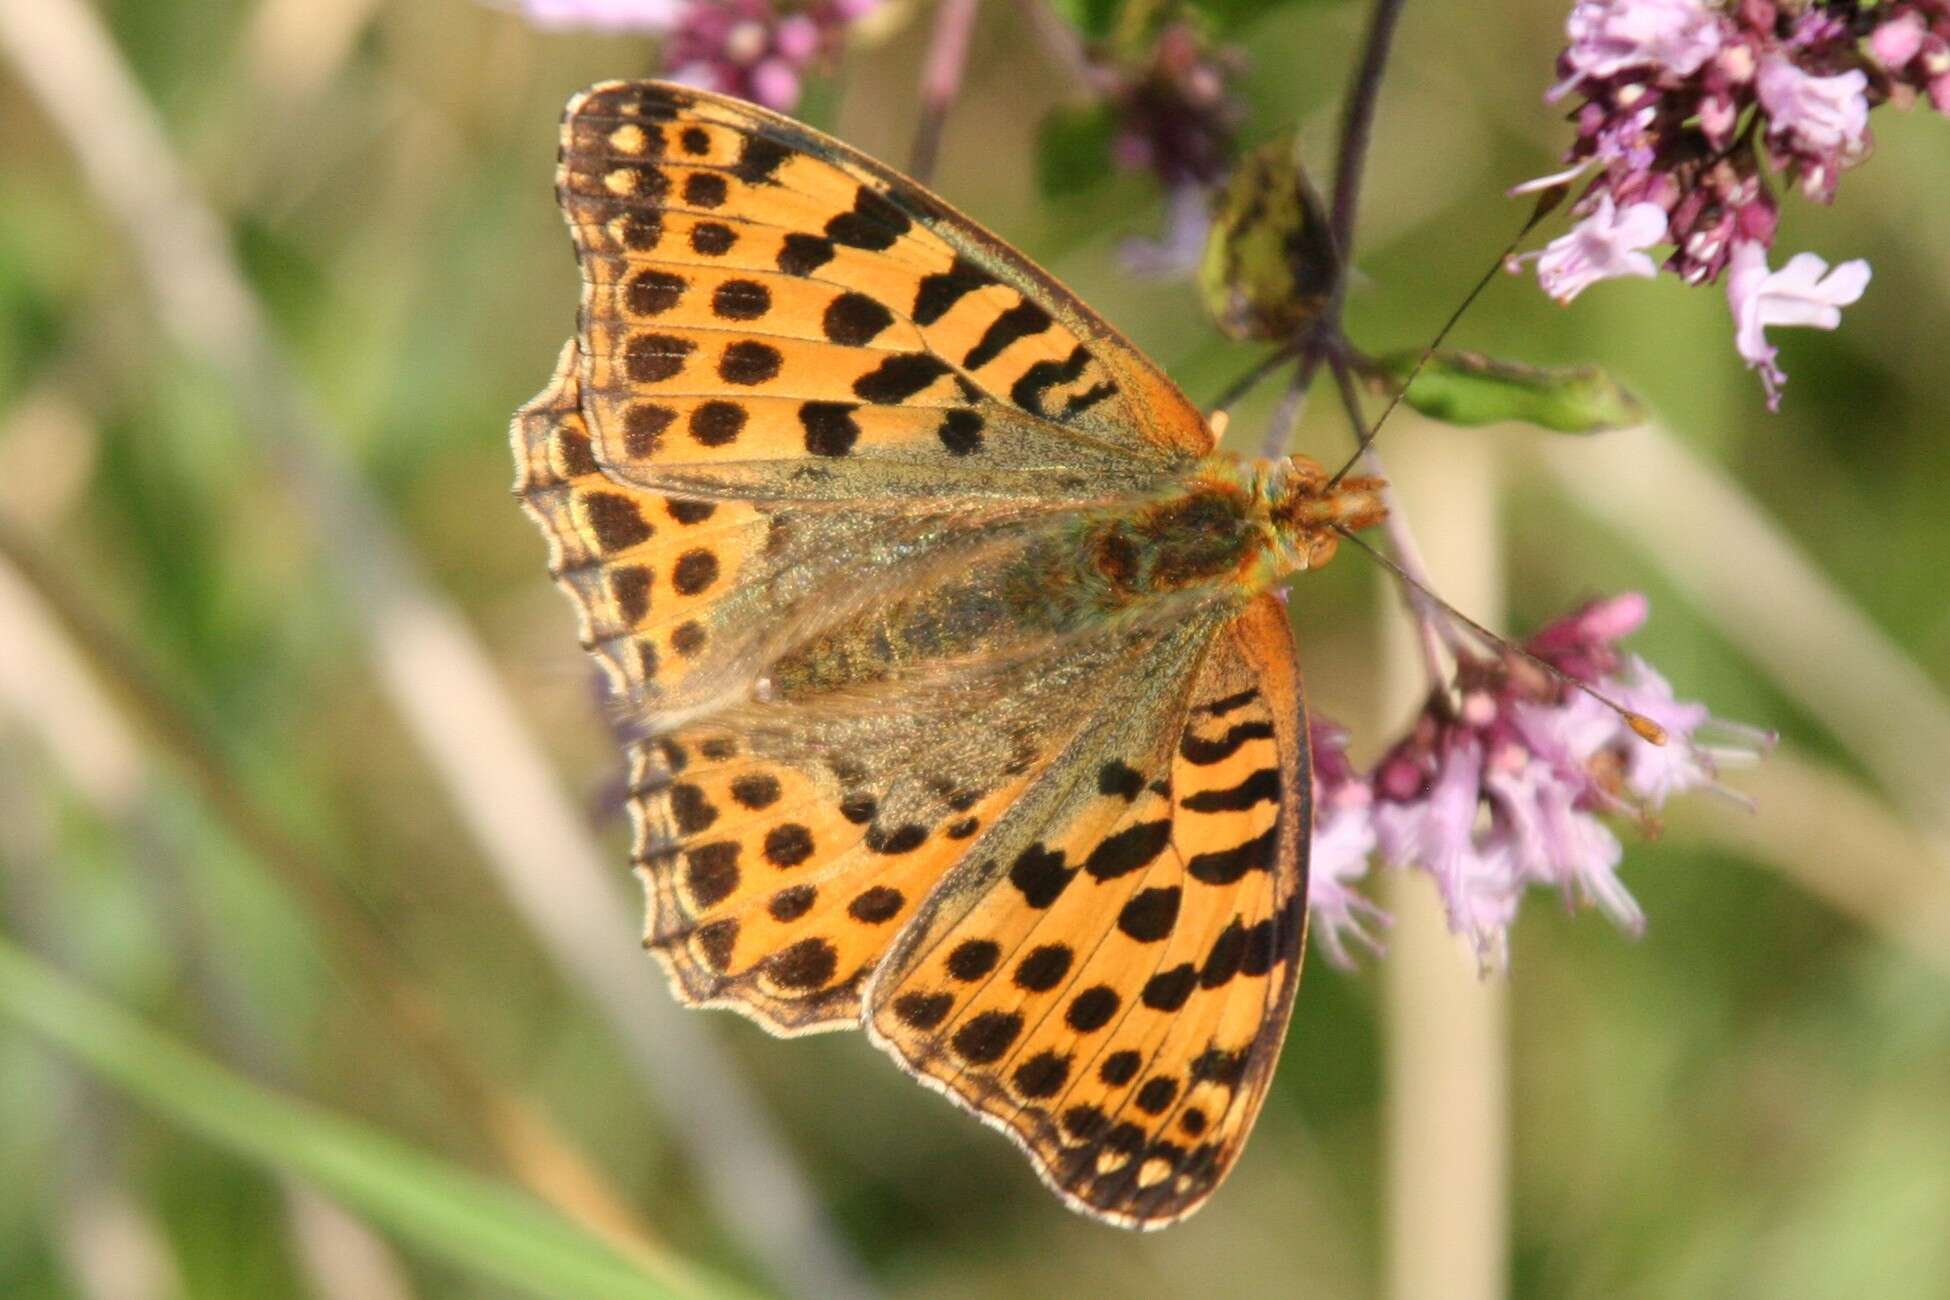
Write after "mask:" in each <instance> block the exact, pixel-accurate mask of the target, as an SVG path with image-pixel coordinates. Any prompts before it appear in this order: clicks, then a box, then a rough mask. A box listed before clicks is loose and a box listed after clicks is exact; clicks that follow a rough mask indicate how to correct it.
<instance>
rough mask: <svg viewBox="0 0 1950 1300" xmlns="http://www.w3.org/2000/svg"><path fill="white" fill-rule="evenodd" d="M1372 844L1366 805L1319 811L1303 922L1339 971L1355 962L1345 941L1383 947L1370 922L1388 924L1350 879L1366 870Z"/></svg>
mask: <svg viewBox="0 0 1950 1300" xmlns="http://www.w3.org/2000/svg"><path fill="white" fill-rule="evenodd" d="M1374 847H1375V832H1374V821H1373V818H1371V817H1370V816H1369V810H1368V807H1367V806H1366V805H1361V806H1342V807H1338V808H1329V809H1326V810H1321V811H1319V812H1318V815H1317V816H1316V819H1315V821H1314V837H1313V855H1312V857H1311V858H1310V859H1309V860H1308V862H1307V913H1308V916H1309V918H1310V919H1309V921H1308V923H1307V924H1308V928H1309V931H1310V933H1311V934H1312V935H1313V937H1314V938H1315V939H1316V940H1318V941H1319V943H1320V947H1321V953H1322V955H1323V956H1324V957H1326V959H1327V960H1328V961H1329V962H1330V963H1332V964H1333V965H1335V966H1339V967H1340V968H1341V969H1342V970H1348V969H1351V968H1352V967H1353V965H1354V959H1353V957H1351V956H1350V955H1349V953H1348V947H1349V944H1350V942H1352V943H1358V944H1360V945H1361V946H1362V947H1364V948H1366V949H1367V950H1368V951H1369V952H1371V953H1373V954H1375V955H1376V956H1379V955H1380V954H1381V953H1382V951H1383V948H1382V943H1381V940H1380V939H1379V938H1377V937H1376V936H1375V934H1374V933H1373V932H1372V931H1371V930H1370V929H1369V926H1370V925H1378V926H1386V925H1388V924H1389V917H1388V914H1387V913H1386V912H1384V911H1382V910H1381V909H1380V908H1379V907H1377V906H1375V904H1374V903H1373V902H1372V901H1370V900H1369V899H1368V897H1367V896H1366V895H1364V894H1362V893H1360V892H1358V891H1357V890H1356V889H1355V888H1354V882H1355V881H1357V880H1359V879H1361V878H1362V877H1363V876H1365V875H1367V874H1368V859H1369V857H1370V855H1372V854H1373V853H1374Z"/></svg>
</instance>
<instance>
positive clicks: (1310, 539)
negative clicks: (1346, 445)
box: [1261, 456, 1388, 574]
mask: <svg viewBox="0 0 1950 1300" xmlns="http://www.w3.org/2000/svg"><path fill="white" fill-rule="evenodd" d="M1386 487H1387V484H1386V483H1385V482H1383V481H1382V480H1381V479H1379V478H1375V477H1373V476H1372V475H1353V476H1349V477H1347V478H1344V479H1342V480H1341V481H1340V482H1338V483H1336V482H1333V481H1332V479H1331V478H1330V477H1329V475H1328V473H1327V471H1326V470H1325V469H1323V468H1322V467H1321V465H1320V463H1319V462H1318V461H1316V460H1313V459H1312V458H1311V457H1307V456H1289V457H1287V458H1286V459H1285V460H1282V461H1275V462H1273V463H1272V464H1270V465H1268V466H1267V467H1266V472H1265V475H1264V477H1263V479H1262V487H1261V491H1262V492H1264V493H1265V495H1266V499H1267V502H1268V507H1269V509H1268V514H1269V515H1270V517H1271V519H1272V523H1273V529H1274V533H1275V535H1276V536H1277V537H1278V538H1279V548H1278V549H1279V552H1280V558H1281V561H1282V568H1281V571H1282V574H1285V573H1297V572H1300V571H1301V570H1305V569H1318V568H1319V567H1320V566H1321V565H1323V564H1325V563H1327V561H1329V560H1331V559H1333V558H1334V552H1335V551H1336V550H1337V549H1339V547H1340V541H1341V533H1342V532H1343V531H1350V532H1352V531H1358V530H1360V529H1363V528H1372V527H1373V526H1374V525H1376V524H1378V523H1380V522H1381V521H1382V520H1383V519H1384V518H1386V517H1387V514H1388V507H1387V504H1386V503H1385V502H1384V500H1383V497H1382V492H1383V490H1384V489H1385V488H1386Z"/></svg>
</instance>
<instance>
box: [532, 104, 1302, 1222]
mask: <svg viewBox="0 0 1950 1300" xmlns="http://www.w3.org/2000/svg"><path fill="white" fill-rule="evenodd" d="M558 192H559V196H560V199H561V203H562V206H563V210H564V213H565V215H566V217H567V219H568V221H569V224H570V227H571V230H572V232H573V234H574V238H575V242H576V247H577V250H578V255H579V260H580V263H581V266H582V270H583V278H584V294H583V306H582V313H581V318H580V324H579V328H578V333H577V337H576V339H575V340H574V341H573V342H572V343H571V344H570V345H569V346H568V347H567V348H566V349H565V350H564V353H563V356H562V360H561V362H560V364H559V366H558V368H557V372H556V375H555V378H554V379H553V381H552V382H551V384H550V386H549V387H548V388H547V389H546V390H545V391H544V392H543V393H542V394H541V395H540V396H539V397H537V398H536V399H535V401H533V402H531V403H530V404H529V405H528V406H526V407H524V408H523V409H522V411H521V412H519V413H518V414H517V417H516V421H515V427H514V439H515V446H516V455H517V459H518V462H519V464H520V474H519V477H518V480H517V485H516V486H517V491H518V492H519V493H520V495H521V497H522V500H523V502H524V504H525V506H526V507H527V508H528V510H529V511H530V513H531V514H532V515H533V516H534V517H535V518H536V519H537V521H538V522H539V523H540V524H541V525H542V527H543V530H544V531H545V533H547V535H548V536H549V538H550V544H551V555H550V559H551V571H552V573H553V574H554V575H555V576H556V579H557V581H558V583H559V584H560V585H561V586H562V587H563V588H564V589H565V590H566V591H567V592H568V593H569V595H570V596H571V598H572V599H573V600H574V602H575V604H576V606H577V609H578V611H579V613H580V616H581V623H582V626H581V633H582V639H583V643H584V645H585V646H586V647H587V648H588V649H589V650H590V651H591V652H592V653H593V654H594V655H595V656H596V657H597V659H598V661H599V662H600V663H601V664H602V665H603V666H604V668H605V669H606V670H607V672H608V674H609V677H610V680H611V683H612V685H613V686H614V688H615V692H616V696H617V699H618V702H619V708H620V709H621V711H622V715H623V722H624V724H625V726H626V727H627V728H628V729H629V731H630V735H631V739H630V741H629V744H628V750H629V756H630V802H631V808H632V812H633V816H634V821H635V825H636V839H635V845H634V859H635V862H636V865H637V868H638V872H639V874H640V875H641V876H642V878H643V881H644V885H645V891H646V896H647V898H648V904H649V916H648V920H647V923H646V924H647V928H646V935H645V938H646V943H647V944H648V945H649V946H650V947H651V948H652V949H653V950H654V951H655V952H656V953H657V954H658V956H659V957H660V959H661V960H662V961H663V963H664V965H665V967H666V969H667V970H668V972H669V974H670V976H671V980H672V984H673V987H674V988H675V989H676V990H677V992H678V994H679V995H680V996H681V997H683V998H685V999H686V1000H687V1001H690V1002H693V1003H697V1004H707V1005H721V1006H728V1007H732V1008H735V1009H737V1010H739V1011H741V1012H744V1013H745V1014H747V1015H749V1016H751V1017H753V1018H754V1019H756V1020H758V1021H759V1022H760V1023H762V1024H764V1025H765V1026H766V1027H768V1028H769V1029H771V1030H773V1031H774V1032H779V1033H798V1032H806V1031H809V1030H815V1029H822V1028H836V1027H842V1026H846V1025H852V1024H858V1023H860V1022H861V1020H862V1018H863V1017H865V1019H866V1020H867V1022H868V1023H869V1025H870V1026H871V1028H872V1030H873V1032H874V1036H875V1038H876V1041H879V1042H880V1043H881V1044H882V1045H883V1046H885V1047H886V1048H887V1049H888V1050H889V1051H890V1052H891V1053H892V1054H893V1055H894V1056H895V1057H896V1059H898V1060H900V1061H901V1062H902V1063H903V1064H904V1065H905V1066H906V1067H907V1068H909V1069H911V1070H913V1071H914V1072H915V1073H916V1074H917V1075H918V1076H919V1077H920V1078H922V1079H923V1081H925V1082H928V1083H930V1084H931V1085H932V1086H935V1087H937V1088H939V1089H940V1090H942V1091H943V1092H945V1093H947V1094H948V1095H949V1096H950V1097H953V1098H955V1099H956V1100H957V1101H959V1102H961V1103H962V1104H964V1105H967V1106H969V1107H970V1108H971V1109H974V1110H975V1111H976V1112H977V1113H979V1114H981V1115H982V1116H984V1118H986V1119H987V1120H988V1121H989V1122H991V1123H993V1124H996V1125H997V1126H999V1127H1002V1128H1004V1129H1005V1130H1007V1131H1009V1132H1011V1133H1012V1134H1013V1135H1014V1136H1015V1137H1016V1139H1017V1140H1018V1141H1019V1142H1020V1143H1021V1144H1022V1145H1023V1146H1024V1147H1025V1149H1026V1150H1028V1151H1029V1153H1030V1154H1031V1157H1032V1159H1033V1160H1034V1161H1035V1163H1036V1164H1037V1167H1038V1168H1039V1169H1040V1170H1041V1171H1042V1173H1043V1175H1044V1177H1045V1178H1046V1179H1047V1180H1048V1181H1049V1182H1050V1183H1051V1184H1052V1186H1054V1187H1056V1188H1057V1189H1058V1190H1059V1191H1060V1192H1061V1193H1062V1194H1063V1195H1064V1196H1065V1198H1066V1199H1067V1200H1069V1202H1070V1203H1071V1204H1072V1205H1074V1206H1076V1207H1078V1208H1081V1209H1084V1210H1087V1211H1089V1212H1091V1213H1094V1214H1098V1215H1100V1216H1102V1217H1104V1218H1106V1219H1109V1220H1111V1221H1113V1222H1118V1223H1123V1224H1127V1225H1139V1226H1155V1225H1157V1224H1161V1223H1165V1222H1169V1221H1171V1220H1173V1219H1175V1218H1178V1217H1181V1216H1182V1215H1183V1214H1185V1213H1187V1212H1189V1211H1190V1210H1191V1209H1192V1208H1195V1207H1196V1206H1197V1205H1198V1204H1199V1203H1200V1202H1202V1201H1203V1199H1204V1198H1205V1197H1206V1196H1207V1195H1208V1194H1209V1193H1210V1191H1211V1189H1212V1187H1213V1186H1214V1185H1216V1183H1217V1181H1218V1180H1219V1178H1221V1177H1222V1176H1223V1175H1224V1173H1225V1171H1226V1170H1227V1168H1229V1167H1230V1165H1231V1163H1232V1161H1233V1159H1234V1157H1235V1156H1236V1154H1237V1152H1238V1150H1239V1147H1240V1144H1241V1143H1242V1142H1243V1141H1244V1138H1245V1135H1246V1132H1247V1130H1248V1129H1249V1128H1250V1126H1251V1123H1252V1119H1253V1116H1254V1114H1255V1113H1256V1112H1257V1109H1258V1106H1259V1102H1260V1099H1261V1097H1262V1096H1263V1093H1264V1088H1265V1083H1266V1079H1267V1077H1268V1076H1269V1074H1270V1071H1271V1068H1272V1063H1273V1058H1274V1056H1275V1055H1276V1054H1277V1051H1278V1046H1279V1040H1280V1037H1281V1034H1282V1033H1283V1031H1284V1027H1285V1023H1286V1016H1287V1011H1288V1008H1289V1007H1290V1004H1291V999H1292V994H1293V987H1294V980H1295V979H1296V977H1297V971H1298V956H1299V947H1300V942H1301V929H1302V927H1303V924H1304V916H1303V910H1302V901H1301V900H1302V899H1303V898H1304V892H1305V891H1304V881H1303V876H1304V863H1303V851H1302V850H1303V846H1304V844H1305V841H1306V834H1307V831H1306V821H1307V815H1308V809H1307V806H1306V804H1305V797H1306V791H1307V788H1308V776H1307V770H1306V753H1305V746H1304V741H1303V727H1302V724H1301V717H1302V714H1301V704H1300V700H1299V695H1298V684H1297V680H1296V677H1295V673H1294V667H1293V661H1292V646H1291V640H1290V634H1289V633H1288V631H1287V628H1286V622H1285V614H1284V611H1283V609H1282V608H1281V607H1280V606H1279V605H1278V604H1277V603H1275V602H1273V601H1272V600H1271V599H1270V598H1266V597H1260V598H1256V599H1252V600H1250V601H1248V599H1247V596H1246V594H1245V592H1244V591H1243V590H1241V589H1237V588H1228V587H1226V586H1225V585H1224V584H1218V585H1217V586H1215V587H1213V588H1210V589H1201V590H1200V591H1191V592H1188V593H1187V594H1186V595H1184V596H1183V597H1181V598H1174V599H1164V600H1157V601H1152V602H1151V603H1149V604H1147V605H1145V606H1143V607H1142V608H1137V607H1133V608H1132V609H1131V610H1127V611H1125V612H1123V613H1120V614H1119V615H1117V616H1116V617H1114V618H1113V617H1110V616H1108V615H1105V614H1102V613H1093V610H1095V609H1097V606H1093V605H1092V604H1091V603H1090V599H1091V598H1086V594H1087V593H1085V588H1086V587H1087V586H1088V584H1087V582H1085V581H1084V580H1083V579H1082V577H1081V572H1082V571H1081V570H1079V569H1078V568H1077V567H1076V561H1077V557H1078V555H1079V554H1080V548H1081V545H1082V543H1081V541H1080V539H1081V537H1082V536H1083V533H1082V532H1081V531H1080V530H1081V528H1082V527H1083V525H1082V524H1081V523H1080V522H1079V521H1080V520H1083V519H1085V518H1086V517H1087V516H1088V515H1089V512H1091V511H1100V512H1101V511H1103V510H1106V509H1115V508H1122V507H1123V506H1127V505H1128V504H1129V503H1131V502H1134V501H1144V500H1151V499H1156V498H1157V497H1158V496H1159V494H1162V493H1170V492H1173V491H1175V490H1180V489H1181V488H1182V486H1183V484H1184V483H1185V482H1186V481H1188V476H1190V475H1193V474H1194V473H1195V471H1196V467H1197V466H1198V464H1199V462H1200V458H1201V457H1203V456H1205V455H1206V454H1208V453H1209V452H1210V451H1211V444H1212V438H1211V433H1210V431H1209V429H1208V428H1207V427H1206V426H1205V424H1204V423H1203V421H1202V419H1201V418H1200V416H1199V414H1198V412H1197V411H1196V409H1195V408H1193V407H1192V406H1191V404H1190V403H1189V402H1188V401H1187V400H1186V399H1185V398H1184V396H1183V395H1182V394H1181V393H1179V391H1178V390H1177V389H1176V388H1175V387H1174V386H1173V385H1172V384H1171V383H1170V381H1169V380H1168V379H1166V378H1165V377H1164V376H1163V375H1162V374H1161V373H1160V372H1159V371H1158V370H1157V369H1156V368H1155V367H1153V366H1152V365H1150V363H1149V362H1147V361H1146V360H1145V359H1144V358H1143V357H1142V356H1140V355H1139V354H1138V353H1137V352H1136V351H1135V349H1133V348H1132V347H1131V346H1130V344H1129V343H1128V342H1126V341H1125V340H1124V339H1123V338H1122V337H1121V336H1120V335H1118V334H1117V333H1116V332H1115V331H1114V330H1112V329H1111V328H1110V327H1109V326H1108V325H1106V324H1104V323H1103V322H1102V321H1101V320H1100V319H1099V318H1098V317H1096V316H1095V315H1094V314H1093V313H1091V312H1090V311H1089V310H1088V309H1087V308H1085V307H1084V306H1083V305H1082V304H1080V303H1078V302H1077V301H1076V300H1075V298H1074V297H1072V296H1071V295H1070V294H1069V293H1068V292H1067V291H1065V290H1063V289H1062V287H1061V286H1059V285H1058V284H1056V282H1055V281H1053V280H1051V279H1049V277H1048V276H1046V275H1045V274H1044V273H1043V272H1041V271H1040V270H1038V269H1037V268H1036V267H1034V266H1033V265H1031V264H1030V263H1029V262H1028V261H1027V260H1025V259H1024V258H1022V257H1021V256H1020V255H1019V254H1017V253H1015V252H1014V251H1013V250H1011V249H1009V248H1008V247H1007V246H1006V245H1004V244H1003V243H1001V242H1000V241H999V240H996V239H995V238H994V237H993V236H990V235H988V234H987V233H985V232H984V231H982V230H981V229H980V228H979V227H977V226H975V225H974V224H973V223H971V222H969V221H968V220H967V219H966V218H964V217H962V216H960V215H959V214H957V213H955V212H954V211H953V210H952V209H950V208H948V207H947V206H946V205H945V204H944V203H942V202H941V201H940V200H939V199H937V198H935V197H933V196H932V195H930V194H928V193H927V192H926V191H924V190H922V189H920V188H919V187H918V186H915V185H914V184H913V183H912V182H909V181H906V180H904V179H902V178H901V177H899V176H898V175H896V174H894V173H892V172H890V171H887V170H886V169H885V168H882V167H880V166H879V165H877V164H875V163H873V162H872V161H870V160H868V159H866V158H864V157H863V156H861V155H859V154H857V153H855V152H853V151H852V150H850V149H847V148H846V147H845V146H843V145H840V144H838V143H837V142H834V141H832V140H829V139H827V138H825V137H823V136H820V135H818V134H816V133H814V132H811V131H809V130H807V129H806V128H804V127H802V126H799V125H797V124H795V123H792V122H790V121H788V120H786V119H784V118H780V117H777V116H775V115H773V114H770V113H766V112H764V111H762V110H759V109H756V108H753V107H751V106H750V105H746V104H742V103H739V102H737V101H733V100H729V99H724V98H720V97H718V96H714V95H709V94H705V93H702V92H697V91H693V90H688V89H684V88H679V87H673V86H666V85H660V84H652V83H611V84H606V85H602V86H598V87H595V88H594V89H592V90H590V91H588V92H585V93H584V94H583V95H580V96H578V97H576V99H574V100H573V101H571V103H570V106H569V110H568V113H567V115H566V117H565V120H564V124H563V133H562V155H561V161H560V168H559V172H558ZM1099 594H1101V593H1099Z"/></svg>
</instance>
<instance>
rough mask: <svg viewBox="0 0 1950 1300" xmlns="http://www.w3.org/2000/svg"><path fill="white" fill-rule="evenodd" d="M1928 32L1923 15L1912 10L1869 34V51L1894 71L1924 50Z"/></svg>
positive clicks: (1878, 61) (1884, 65) (1878, 60)
mask: <svg viewBox="0 0 1950 1300" xmlns="http://www.w3.org/2000/svg"><path fill="white" fill-rule="evenodd" d="M1927 33H1928V28H1926V27H1925V26H1924V25H1923V15H1922V14H1919V13H1916V12H1915V11H1914V10H1912V11H1911V12H1909V13H1906V14H1902V15H1901V16H1899V17H1897V18H1893V19H1891V20H1890V21H1889V22H1886V23H1884V24H1882V26H1880V27H1878V28H1876V29H1875V31H1874V32H1873V33H1872V34H1871V35H1870V36H1869V52H1870V53H1871V54H1873V55H1875V56H1876V62H1877V63H1880V64H1881V65H1882V66H1883V67H1885V68H1888V69H1889V70H1890V71H1892V72H1893V71H1895V70H1897V69H1899V68H1902V67H1905V66H1907V65H1908V63H1909V61H1910V60H1911V59H1913V58H1915V57H1916V56H1917V55H1918V54H1919V53H1921V52H1922V49H1923V37H1924V36H1925V35H1926V34H1927Z"/></svg>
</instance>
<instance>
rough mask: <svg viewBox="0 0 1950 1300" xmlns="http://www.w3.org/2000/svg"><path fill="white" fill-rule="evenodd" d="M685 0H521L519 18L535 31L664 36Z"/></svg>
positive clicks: (675, 21) (674, 23) (682, 8)
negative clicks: (600, 32) (584, 31)
mask: <svg viewBox="0 0 1950 1300" xmlns="http://www.w3.org/2000/svg"><path fill="white" fill-rule="evenodd" d="M684 4H685V0H521V12H522V16H523V17H524V18H526V19H527V20H528V21H529V22H531V23H534V24H535V25H536V26H537V27H554V28H574V27H580V28H587V29H590V30H593V31H604V32H653V33H654V32H667V31H669V30H670V29H671V28H672V27H674V26H676V25H677V20H678V18H679V17H680V16H681V15H682V13H683V10H684Z"/></svg>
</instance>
